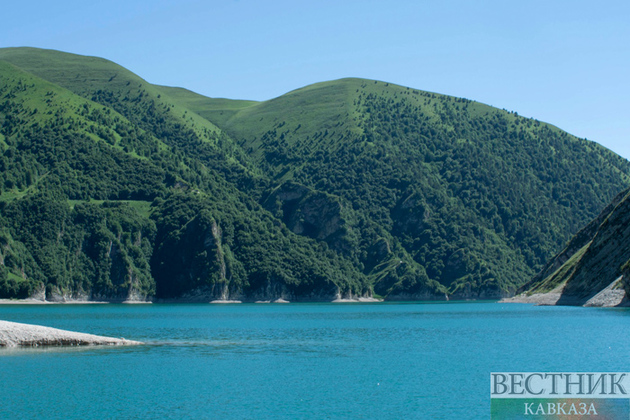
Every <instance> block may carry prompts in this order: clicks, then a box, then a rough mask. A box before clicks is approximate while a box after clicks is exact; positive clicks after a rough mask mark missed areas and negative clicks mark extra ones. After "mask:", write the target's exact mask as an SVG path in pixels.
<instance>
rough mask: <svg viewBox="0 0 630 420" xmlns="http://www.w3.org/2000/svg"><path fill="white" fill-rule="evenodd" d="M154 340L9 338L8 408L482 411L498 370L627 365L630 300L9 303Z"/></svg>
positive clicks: (230, 412)
mask: <svg viewBox="0 0 630 420" xmlns="http://www.w3.org/2000/svg"><path fill="white" fill-rule="evenodd" d="M0 319H3V320H7V321H14V322H24V323H33V324H40V325H46V326H50V327H56V328H62V329H67V330H73V331H80V332H88V333H92V334H98V335H106V336H113V337H125V338H127V339H133V340H140V341H144V342H146V343H147V344H146V345H143V346H138V347H100V348H81V349H68V348H64V349H59V348H56V349H46V350H41V349H36V350H0V375H2V381H0V395H2V400H3V402H2V404H0V418H7V419H22V418H24V419H33V418H41V419H108V418H111V419H158V418H160V419H185V418H186V419H215V418H218V419H278V418H286V419H301V418H303V419H347V418H352V419H414V418H418V419H483V418H489V413H490V399H489V390H490V372H492V371H571V372H576V371H596V372H602V371H624V372H625V371H628V370H630V354H629V353H628V352H627V349H628V348H630V310H627V309H598V308H574V307H534V306H530V305H523V304H499V303H495V302H478V303H377V304H238V305H46V306H39V305H6V306H0Z"/></svg>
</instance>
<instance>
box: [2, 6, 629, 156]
mask: <svg viewBox="0 0 630 420" xmlns="http://www.w3.org/2000/svg"><path fill="white" fill-rule="evenodd" d="M5 3H7V4H4V5H3V7H2V8H3V10H2V14H3V15H4V19H3V23H2V25H1V26H0V47H17V46H31V47H39V48H50V49H56V50H61V51H66V52H72V53H76V54H83V55H91V56H99V57H103V58H107V59H109V60H112V61H114V62H116V63H118V64H120V65H122V66H123V67H126V68H127V69H129V70H131V71H133V72H134V73H136V74H138V75H139V76H141V77H142V78H144V79H145V80H147V81H148V82H150V83H155V84H161V85H168V86H181V87H185V88H188V89H190V90H192V91H195V92H198V93H201V94H203V95H206V96H210V97H223V98H232V99H253V100H267V99H271V98H274V97H277V96H280V95H282V94H284V93H286V92H289V91H291V90H294V89H297V88H300V87H303V86H306V85H309V84H312V83H317V82H321V81H326V80H333V79H339V78H343V77H363V78H368V79H375V80H382V81H386V82H389V83H395V84H399V85H403V86H407V87H412V88H415V89H421V90H426V91H431V92H438V93H443V94H448V95H453V96H457V97H464V98H468V99H473V100H476V101H479V102H483V103H486V104H489V105H492V106H495V107H498V108H504V109H507V110H510V111H516V112H518V113H519V114H520V115H522V116H525V117H532V118H536V119H538V120H541V121H546V122H549V123H551V124H554V125H556V126H558V127H560V128H562V129H563V130H566V131H568V132H569V133H571V134H574V135H576V136H578V137H581V138H587V139H589V140H594V141H597V142H598V143H600V144H602V145H604V146H606V147H608V148H609V149H611V150H613V151H614V152H616V153H618V154H620V155H622V156H624V157H625V158H627V159H630V117H629V112H628V111H630V109H629V108H630V106H629V103H630V102H629V101H628V99H630V80H629V79H628V77H629V76H630V71H629V69H630V2H629V1H627V0H620V1H617V0H615V1H608V0H600V1H598V2H594V1H592V0H589V1H582V0H544V1H540V0H529V1H520V2H519V1H506V0H487V1H485V0H478V1H464V0H439V1H438V0H434V1H424V0H413V1H398V0H389V1H371V0H363V1H354V0H335V1H328V0H319V1H300V0H292V1H285V0H278V1H265V0H223V1H215V0H209V1H195V0H178V1H166V0H151V1H140V0H109V1H100V0H93V1H85V0H81V1H75V0H57V1H54V2H52V1H49V0H46V1H41V0H34V1H24V2H5Z"/></svg>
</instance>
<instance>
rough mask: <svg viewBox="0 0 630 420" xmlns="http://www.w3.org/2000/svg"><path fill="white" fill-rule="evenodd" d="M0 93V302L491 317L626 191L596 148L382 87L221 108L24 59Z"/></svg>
mask: <svg viewBox="0 0 630 420" xmlns="http://www.w3.org/2000/svg"><path fill="white" fill-rule="evenodd" d="M0 80H1V83H2V84H1V85H0V89H1V90H0V126H1V127H2V128H1V129H0V148H1V150H2V155H1V157H0V159H1V160H0V164H1V165H3V166H2V167H1V168H2V172H1V173H0V176H1V177H2V178H1V179H0V188H2V194H1V195H0V204H1V205H2V208H1V211H2V213H1V218H0V228H1V229H3V230H1V231H0V232H4V233H2V235H4V236H3V237H4V238H5V239H4V242H3V244H5V245H3V244H0V258H2V259H3V261H4V264H3V265H0V291H2V290H3V291H2V292H1V293H2V294H3V295H4V296H18V295H19V296H25V295H29V294H33V293H35V292H36V291H38V290H39V291H41V290H42V289H45V290H47V294H48V296H49V297H55V296H57V297H59V298H60V297H63V296H87V297H92V298H95V297H99V298H107V299H114V298H115V299H126V298H129V297H134V298H138V299H144V298H150V297H153V296H156V297H158V298H178V297H179V298H181V297H182V296H183V297H186V298H188V299H192V300H195V299H198V300H207V299H211V298H224V299H228V298H230V299H234V298H240V299H250V300H257V299H258V300H273V299H276V298H279V297H284V298H288V299H289V300H297V299H316V300H317V299H329V298H334V297H335V296H346V297H348V296H367V295H371V294H372V293H376V294H378V295H381V296H384V297H386V298H388V299H436V298H444V295H445V294H449V295H450V296H451V297H452V298H496V297H500V296H506V295H509V294H511V293H513V292H514V291H515V290H516V289H517V288H518V287H519V286H521V285H523V284H524V283H526V282H527V281H528V280H529V279H530V278H531V276H533V275H534V274H535V273H536V272H538V271H539V270H540V269H541V268H542V267H543V264H544V263H545V262H546V261H547V260H548V259H549V258H550V257H551V256H552V255H554V253H556V252H557V251H558V250H559V249H561V248H562V247H563V246H564V244H565V243H566V241H567V240H568V239H569V238H570V237H571V235H572V234H574V233H575V232H577V230H578V229H579V227H580V226H582V225H584V224H585V223H586V222H587V221H588V220H591V219H592V218H593V217H595V216H596V215H597V214H598V213H599V212H600V210H601V208H603V207H604V206H605V205H606V203H607V202H608V201H610V200H611V199H612V198H613V197H614V196H615V194H617V193H618V191H620V190H622V189H624V188H627V187H628V186H629V185H630V178H629V175H630V164H629V163H628V162H627V161H626V160H624V159H622V158H621V157H619V156H617V155H615V154H614V153H612V152H610V151H609V150H607V149H605V148H603V147H601V146H599V145H598V144H596V143H593V142H590V141H586V140H582V139H578V138H575V137H573V136H571V135H569V134H567V133H565V132H563V131H562V130H560V129H558V128H556V127H554V126H551V125H549V124H545V123H542V122H539V121H536V120H533V119H526V118H522V117H520V116H518V115H517V114H516V113H512V112H507V111H504V110H498V109H496V108H492V107H489V106H487V105H483V104H480V103H477V102H474V101H470V100H467V99H460V98H453V97H448V96H444V95H439V94H435V93H429V92H423V91H419V90H415V89H411V88H406V87H401V86H396V85H393V84H388V83H385V82H379V81H370V80H362V79H342V80H337V81H331V82H324V83H318V84H315V85H312V86H307V87H305V88H302V89H298V90H295V91H293V92H289V93H287V94H286V95H283V96H281V97H279V98H276V99H273V100H270V101H265V102H255V101H244V100H239V101H236V100H229V99H216V98H207V97H204V96H202V95H199V94H196V93H194V92H191V91H188V90H186V89H183V88H171V87H164V86H154V85H151V84H150V83H148V82H146V81H144V80H143V79H141V78H140V77H138V76H136V75H134V74H133V73H131V72H129V71H128V70H126V69H124V68H122V67H120V66H118V65H117V64H115V63H112V62H110V61H107V60H104V59H100V58H93V57H83V56H77V55H72V54H67V53H61V52H57V51H49V50H39V49H32V48H18V49H15V48H10V49H0ZM50 206H52V207H54V209H56V210H51V209H50V208H49V207H50ZM55 212H57V213H55ZM86 214H89V217H88V216H86ZM35 219H37V220H40V219H41V220H48V221H49V223H48V222H47V223H48V224H47V225H46V226H43V227H41V228H37V229H40V230H42V232H39V231H37V232H39V233H37V232H36V229H35V227H31V226H30V224H31V222H28V223H26V222H25V223H22V222H17V221H18V220H22V221H25V220H26V221H28V220H35ZM33 223H34V222H33ZM17 249H19V250H20V252H18V251H15V250H17ZM24 250H26V251H25V252H22V251H24ZM18 254H19V255H22V254H24V255H25V257H23V258H22V259H20V260H19V261H18V260H17V255H18ZM7 256H11V258H9V259H8V260H7ZM7 261H8V262H7ZM3 273H4V274H3ZM3 279H4V280H3ZM3 282H4V283H3ZM2 284H4V286H2Z"/></svg>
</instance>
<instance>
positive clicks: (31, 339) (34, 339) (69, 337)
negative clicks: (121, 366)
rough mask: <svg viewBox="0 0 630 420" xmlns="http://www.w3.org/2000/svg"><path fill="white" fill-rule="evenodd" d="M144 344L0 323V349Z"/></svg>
mask: <svg viewBox="0 0 630 420" xmlns="http://www.w3.org/2000/svg"><path fill="white" fill-rule="evenodd" d="M140 344H144V343H141V342H140V341H134V340H127V339H125V338H114V337H105V336H100V335H93V334H86V333H80V332H74V331H67V330H60V329H57V328H51V327H44V326H41V325H33V324H22V323H19V322H10V321H0V348H7V347H8V348H13V347H40V346H55V347H58V346H129V345H140Z"/></svg>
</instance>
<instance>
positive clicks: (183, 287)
mask: <svg viewBox="0 0 630 420" xmlns="http://www.w3.org/2000/svg"><path fill="white" fill-rule="evenodd" d="M153 272H154V275H155V280H156V282H157V286H158V288H159V289H160V291H161V294H162V297H165V298H174V297H178V296H183V297H184V298H188V299H190V300H207V299H210V300H214V299H222V300H227V299H228V298H229V297H230V295H231V294H234V293H238V292H239V291H240V290H239V289H238V288H237V289H234V288H233V289H232V291H230V280H232V272H231V270H229V269H228V266H227V264H226V262H225V256H224V251H223V249H222V246H221V229H220V228H219V226H218V225H217V223H216V221H215V220H214V218H213V217H212V215H211V214H210V213H209V212H208V211H207V210H202V211H201V212H200V213H199V214H198V215H197V216H195V217H194V218H193V219H192V220H190V221H189V222H188V223H187V224H186V225H184V226H182V227H181V229H179V230H177V231H175V232H171V233H169V234H168V235H167V237H166V238H165V239H164V241H163V242H162V243H160V244H159V245H158V246H157V250H156V253H155V260H154V269H153ZM233 286H234V285H233Z"/></svg>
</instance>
